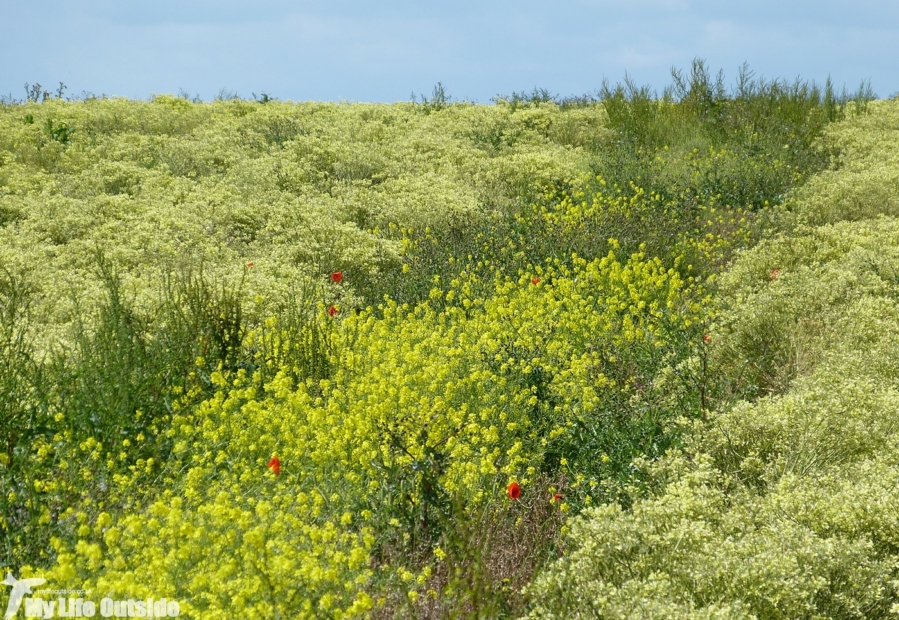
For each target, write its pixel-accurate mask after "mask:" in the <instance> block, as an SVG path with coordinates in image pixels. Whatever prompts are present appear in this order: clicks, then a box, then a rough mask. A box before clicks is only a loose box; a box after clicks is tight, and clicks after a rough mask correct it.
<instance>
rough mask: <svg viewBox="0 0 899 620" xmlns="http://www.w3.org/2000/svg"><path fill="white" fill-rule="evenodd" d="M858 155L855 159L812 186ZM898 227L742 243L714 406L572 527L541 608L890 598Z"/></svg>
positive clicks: (781, 608)
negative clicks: (630, 496)
mask: <svg viewBox="0 0 899 620" xmlns="http://www.w3.org/2000/svg"><path fill="white" fill-rule="evenodd" d="M872 109H873V110H875V112H874V114H876V115H879V116H881V118H880V121H879V122H881V123H883V122H886V123H887V124H889V121H887V119H889V118H894V117H893V110H892V109H891V108H889V107H887V106H884V105H883V104H881V103H878V104H877V105H876V106H874V104H872ZM870 122H871V120H870V119H868V118H861V119H855V120H853V122H852V123H849V124H848V126H847V127H844V128H843V129H842V131H844V132H845V133H846V134H847V135H848V136H857V137H858V136H859V134H858V133H855V132H853V131H852V130H851V129H850V128H851V127H852V126H853V125H855V124H858V125H866V124H869V123H870ZM878 139H879V136H878V135H871V136H869V137H868V138H867V140H870V141H871V142H872V143H875V144H876V142H877V141H878ZM850 152H851V151H850ZM862 157H864V155H862ZM856 170H857V168H855V166H854V165H853V164H852V162H851V160H850V161H849V162H848V163H847V165H846V168H845V172H843V173H842V174H841V172H840V171H836V172H828V173H825V174H823V175H822V176H821V177H819V178H818V179H816V180H815V181H814V185H817V186H818V187H826V184H828V183H830V184H833V185H836V184H840V183H846V182H850V183H851V179H852V177H853V175H855V174H857V173H856ZM801 195H802V192H801V193H800V196H801ZM885 208H888V206H885ZM897 233H899V222H897V221H896V220H895V219H894V218H892V217H887V216H882V215H881V216H879V217H877V218H873V219H867V220H861V221H857V222H840V223H837V224H833V225H825V226H820V227H816V228H808V229H805V230H804V231H802V232H798V233H794V234H793V235H791V236H784V237H778V238H774V239H771V240H768V241H766V242H764V243H762V244H760V245H759V246H758V247H756V248H754V249H752V250H750V251H747V252H745V253H744V254H743V255H742V256H741V257H740V258H739V260H738V261H737V262H736V263H735V265H734V266H733V268H732V269H730V270H729V271H728V273H727V274H725V276H724V277H723V278H722V280H721V289H720V290H721V295H722V297H721V300H722V306H723V307H722V311H721V314H720V315H719V318H718V321H717V326H716V327H715V328H713V329H712V331H711V336H710V341H711V345H710V353H709V365H710V372H711V373H713V375H718V376H720V377H721V378H720V380H719V381H718V382H717V384H716V385H715V384H713V385H712V386H710V389H711V390H712V391H713V392H715V395H716V403H715V407H714V409H715V411H716V413H715V414H714V415H713V416H712V417H710V418H709V419H708V421H705V422H702V421H700V422H695V423H688V424H687V426H688V427H690V428H691V430H690V432H689V434H688V438H687V439H686V440H685V443H684V445H683V446H681V447H680V448H679V449H677V450H673V451H671V452H670V453H669V454H668V455H666V456H665V457H664V458H663V459H661V460H660V461H658V462H657V463H650V462H649V461H646V460H643V461H642V463H641V467H642V468H643V469H645V470H646V471H647V475H648V477H649V479H650V480H651V483H650V484H651V485H654V486H655V487H656V493H655V494H653V495H651V496H649V497H646V498H642V499H640V498H637V499H635V502H634V504H633V507H632V509H631V510H629V511H623V510H622V509H621V508H620V507H618V506H614V505H608V506H604V507H597V508H596V509H591V510H588V511H585V512H584V513H583V517H582V518H581V519H580V520H577V521H575V522H573V523H572V524H571V536H570V538H569V546H568V553H566V556H565V558H564V559H563V560H560V561H559V562H558V563H556V565H555V566H554V568H553V569H551V570H550V571H548V572H547V573H545V574H544V575H542V576H540V577H538V579H537V581H536V582H535V584H534V585H533V586H532V589H531V593H532V596H533V600H535V601H538V603H537V604H535V606H534V607H533V609H532V610H531V617H535V618H537V617H571V616H574V615H577V614H579V613H590V614H595V615H600V616H612V617H632V616H646V615H652V616H653V617H697V618H699V617H703V618H705V617H725V616H726V617H747V618H748V617H770V618H813V617H834V618H871V617H884V616H886V615H888V614H890V613H895V610H896V609H897V599H899V592H897V588H896V586H897V583H899V581H897V575H896V561H895V557H896V556H895V554H896V550H897V548H899V547H897V541H896V537H895V528H894V527H893V522H894V515H895V506H893V505H892V500H891V499H890V498H891V497H892V493H891V492H890V491H889V490H887V489H889V488H890V485H892V484H893V482H892V481H893V480H895V478H896V476H897V472H896V466H895V464H896V462H897V459H896V454H895V446H896V445H897V444H896V440H897V438H896V430H897V426H896V422H895V416H896V408H897V402H899V400H897V393H896V377H897V375H896V369H897V358H896V352H897V351H899V347H897V344H899V341H897V337H899V331H897V326H899V321H897V319H899V315H897V313H896V305H895V303H896V299H897V292H899V289H897V282H899V281H897V275H896V271H895V269H894V265H895V264H896V261H897V260H899V254H897V253H899V244H897V242H896V240H897V238H899V237H897Z"/></svg>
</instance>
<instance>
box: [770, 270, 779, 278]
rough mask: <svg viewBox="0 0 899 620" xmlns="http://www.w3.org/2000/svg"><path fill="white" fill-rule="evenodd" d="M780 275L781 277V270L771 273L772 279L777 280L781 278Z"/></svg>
mask: <svg viewBox="0 0 899 620" xmlns="http://www.w3.org/2000/svg"><path fill="white" fill-rule="evenodd" d="M779 275H780V269H775V270H774V271H772V272H771V279H772V280H776V279H777V276H779Z"/></svg>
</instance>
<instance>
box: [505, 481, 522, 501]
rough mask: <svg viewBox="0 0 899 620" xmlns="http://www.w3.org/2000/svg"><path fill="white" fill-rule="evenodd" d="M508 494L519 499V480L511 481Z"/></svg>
mask: <svg viewBox="0 0 899 620" xmlns="http://www.w3.org/2000/svg"><path fill="white" fill-rule="evenodd" d="M506 495H508V496H509V498H510V499H518V498H519V497H521V487H520V486H518V483H517V482H510V483H509V488H507V489H506Z"/></svg>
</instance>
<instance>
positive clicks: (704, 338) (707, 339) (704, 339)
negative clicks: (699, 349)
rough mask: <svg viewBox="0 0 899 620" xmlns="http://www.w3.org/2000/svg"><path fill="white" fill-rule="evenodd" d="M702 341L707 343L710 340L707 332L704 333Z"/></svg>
mask: <svg viewBox="0 0 899 620" xmlns="http://www.w3.org/2000/svg"><path fill="white" fill-rule="evenodd" d="M702 341H703V342H704V343H706V344H709V343H710V342H711V341H712V337H711V336H709V335H708V334H706V335H705V336H703V337H702Z"/></svg>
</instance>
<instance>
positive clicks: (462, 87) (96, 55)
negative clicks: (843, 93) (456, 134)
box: [0, 0, 899, 103]
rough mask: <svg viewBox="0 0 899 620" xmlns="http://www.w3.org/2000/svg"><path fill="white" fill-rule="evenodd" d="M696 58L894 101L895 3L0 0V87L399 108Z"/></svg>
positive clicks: (659, 79) (666, 78)
mask: <svg viewBox="0 0 899 620" xmlns="http://www.w3.org/2000/svg"><path fill="white" fill-rule="evenodd" d="M695 58H701V59H703V60H704V61H705V62H706V64H707V65H708V67H709V68H711V69H712V72H713V73H717V72H718V70H722V71H723V72H724V77H725V83H726V84H727V85H733V84H734V82H735V81H736V78H737V74H738V71H739V68H740V67H741V65H743V64H744V63H747V64H748V66H749V68H750V69H751V70H752V71H754V72H755V75H756V76H757V77H764V78H767V79H769V80H770V79H775V78H780V79H786V80H788V81H791V82H792V81H794V80H796V79H797V78H800V79H803V80H808V81H816V82H818V83H823V82H824V81H825V80H826V79H827V77H828V76H830V77H831V78H832V80H833V82H834V84H835V85H837V86H838V87H842V86H846V87H847V88H848V89H849V90H850V91H856V90H857V89H858V87H859V85H860V83H861V82H862V81H863V80H870V84H871V88H872V89H873V91H874V92H875V93H876V94H877V95H878V96H879V97H881V98H886V97H891V96H893V95H895V94H897V93H899V61H897V59H899V1H897V0H851V1H850V0H847V1H834V0H815V1H810V0H758V1H755V0H742V1H740V2H736V1H731V0H541V1H537V0H515V1H507V0H495V1H494V0H453V1H452V2H447V1H433V2H431V1H427V0H415V1H407V0H380V1H371V0H355V1H349V0H311V1H303V0H294V1H289V0H255V1H252V2H251V1H244V0H153V1H152V2H147V1H144V0H77V1H71V0H69V1H64V0H0V95H2V96H6V97H7V98H8V97H12V98H15V99H23V98H24V97H25V87H24V85H25V84H26V83H28V84H34V83H40V84H41V85H43V87H44V89H46V90H50V91H55V90H56V88H57V87H58V85H59V82H63V83H65V85H66V86H67V90H66V91H65V94H66V95H67V96H72V95H79V94H85V93H92V94H95V95H102V94H105V95H108V96H124V97H129V98H132V99H147V98H149V97H151V96H153V95H156V94H179V93H182V94H184V93H186V94H188V95H190V96H191V97H194V96H198V97H200V98H201V99H204V100H210V99H212V98H213V97H215V96H217V95H220V94H232V95H237V96H241V97H244V98H250V97H252V96H253V94H254V93H255V94H256V95H257V96H261V94H262V93H266V94H268V95H269V96H271V97H275V98H278V99H282V100H293V101H309V100H316V101H369V102H393V101H408V100H409V99H410V98H411V97H412V95H413V93H414V94H415V95H416V96H418V97H420V96H422V95H424V96H430V95H431V94H432V92H433V90H434V87H435V86H436V85H437V84H438V83H440V84H442V85H443V86H444V88H445V91H446V93H448V94H449V95H450V96H451V97H452V98H453V99H455V100H469V101H475V102H479V103H489V102H490V101H491V100H492V99H493V98H494V97H496V96H504V95H509V94H511V93H513V92H522V91H528V92H529V91H532V90H533V89H534V88H539V89H546V90H547V91H549V92H550V93H551V94H553V95H559V96H563V97H564V96H571V95H583V94H590V93H595V92H596V91H597V89H598V88H599V87H600V85H601V84H602V82H603V80H604V79H608V80H609V81H610V82H611V83H612V84H614V83H617V82H620V81H622V80H623V79H624V77H625V76H629V77H630V78H631V79H632V80H633V81H634V82H636V83H637V84H638V85H648V86H651V87H653V88H654V89H656V90H657V91H661V89H663V88H664V87H665V86H666V85H668V84H670V76H671V69H672V67H673V68H677V69H682V70H685V71H688V70H689V68H690V65H691V63H692V62H693V60H694V59H695Z"/></svg>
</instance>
